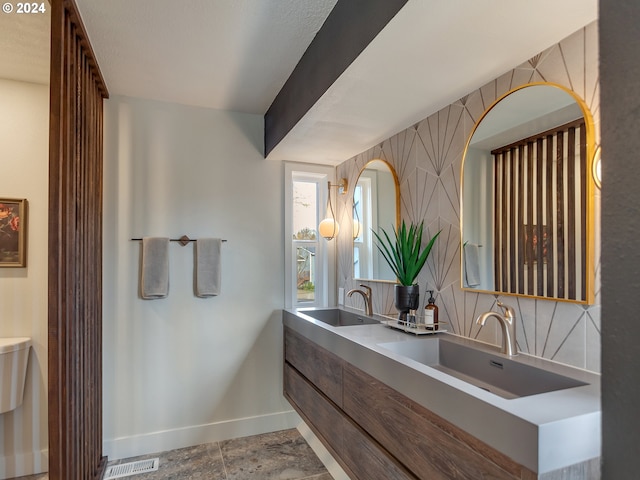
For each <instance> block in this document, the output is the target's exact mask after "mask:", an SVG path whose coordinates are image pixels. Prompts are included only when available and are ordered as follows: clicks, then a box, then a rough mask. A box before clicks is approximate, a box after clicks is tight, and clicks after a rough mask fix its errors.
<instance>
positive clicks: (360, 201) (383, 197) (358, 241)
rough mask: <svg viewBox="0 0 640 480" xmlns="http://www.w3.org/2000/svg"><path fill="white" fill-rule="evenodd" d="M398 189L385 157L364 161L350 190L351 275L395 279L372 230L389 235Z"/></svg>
mask: <svg viewBox="0 0 640 480" xmlns="http://www.w3.org/2000/svg"><path fill="white" fill-rule="evenodd" d="M399 192H400V189H399V187H398V177H397V175H396V172H395V170H394V169H393V167H392V166H391V165H390V164H389V163H387V162H386V161H384V160H372V161H370V162H369V163H367V164H366V165H365V166H364V168H363V169H362V171H361V172H360V176H359V177H358V181H357V182H356V186H355V188H354V191H353V277H354V278H356V279H361V280H382V281H389V282H395V281H396V277H395V275H394V274H393V272H392V271H391V269H390V268H389V265H387V263H386V262H385V261H384V258H382V256H381V255H380V252H379V251H378V248H377V247H376V245H375V241H374V238H373V234H372V233H371V230H372V229H373V230H374V231H376V232H379V231H380V228H384V229H385V231H387V232H388V233H389V234H391V229H392V228H397V226H398V219H399V217H400V201H399V199H400V193H399Z"/></svg>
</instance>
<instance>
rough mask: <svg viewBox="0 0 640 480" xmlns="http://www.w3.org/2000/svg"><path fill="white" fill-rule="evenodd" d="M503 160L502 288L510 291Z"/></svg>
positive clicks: (505, 183)
mask: <svg viewBox="0 0 640 480" xmlns="http://www.w3.org/2000/svg"><path fill="white" fill-rule="evenodd" d="M502 159H503V162H502V175H501V176H502V188H501V192H500V195H501V198H502V207H503V209H502V215H501V217H500V220H501V221H500V225H502V228H501V229H500V238H501V239H502V241H501V246H502V248H501V253H500V258H502V269H501V270H502V271H501V274H502V288H503V290H504V291H505V292H508V291H509V273H508V263H509V259H508V257H507V254H508V245H509V243H508V234H509V231H508V227H507V225H505V221H504V220H505V217H506V213H507V212H506V209H505V208H504V207H505V205H506V204H507V198H508V197H507V181H508V178H507V168H506V163H507V162H505V161H504V156H503V157H502Z"/></svg>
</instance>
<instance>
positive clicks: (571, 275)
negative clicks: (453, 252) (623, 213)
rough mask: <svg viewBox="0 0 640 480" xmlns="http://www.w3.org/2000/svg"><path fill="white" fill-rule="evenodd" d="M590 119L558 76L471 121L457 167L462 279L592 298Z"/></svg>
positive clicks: (501, 289) (493, 287)
mask: <svg viewBox="0 0 640 480" xmlns="http://www.w3.org/2000/svg"><path fill="white" fill-rule="evenodd" d="M593 145H594V139H593V120H592V118H591V114H590V113H589V111H588V109H587V107H586V105H585V104H584V102H583V101H582V100H581V99H580V98H578V97H577V96H576V95H575V94H574V93H573V92H571V91H569V90H567V89H565V88H564V87H560V86H557V85H554V84H531V85H526V86H524V87H520V88H517V89H515V90H514V91H511V92H509V93H508V94H506V95H504V96H503V97H502V98H500V99H499V100H498V101H497V102H496V103H494V105H492V106H491V107H490V108H489V109H488V110H487V111H486V112H485V113H484V115H483V116H482V117H481V119H480V121H479V122H478V123H477V124H476V126H475V128H474V130H473V132H472V134H471V136H470V138H469V141H468V143H467V147H466V149H465V154H464V159H463V166H462V197H461V198H462V201H461V212H462V250H461V251H462V258H461V261H462V270H461V271H462V288H463V289H469V290H474V291H483V292H490V293H499V294H508V295H520V296H528V297H537V298H550V299H557V300H566V301H572V302H577V303H591V302H592V301H593V270H592V268H593V267H592V265H593V258H592V256H593V250H592V244H593V226H592V215H593V213H592V212H593V207H592V203H593V201H592V198H593V195H592V193H593V179H592V175H591V174H590V170H591V159H592V158H593Z"/></svg>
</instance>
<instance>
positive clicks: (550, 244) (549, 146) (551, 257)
mask: <svg viewBox="0 0 640 480" xmlns="http://www.w3.org/2000/svg"><path fill="white" fill-rule="evenodd" d="M546 139H547V142H546V152H545V157H546V158H545V161H546V170H547V225H548V227H547V228H548V229H549V230H548V238H547V289H546V292H545V295H546V296H548V297H554V296H555V285H556V277H555V272H556V268H555V262H556V260H555V258H556V257H555V254H554V249H555V245H556V243H557V242H556V236H555V234H554V231H555V228H554V227H553V224H554V222H553V187H552V185H553V135H547V137H546Z"/></svg>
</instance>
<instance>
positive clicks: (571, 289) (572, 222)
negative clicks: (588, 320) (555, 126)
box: [567, 128, 579, 298]
mask: <svg viewBox="0 0 640 480" xmlns="http://www.w3.org/2000/svg"><path fill="white" fill-rule="evenodd" d="M578 153H579V152H578ZM575 158H576V129H575V128H569V131H568V134H567V160H568V161H567V193H569V195H568V196H567V243H568V246H569V249H568V251H567V255H568V258H567V268H568V270H569V272H575V271H576V249H575V245H576V195H575V193H579V192H576V191H575V182H576V161H575ZM572 193H573V195H572ZM578 201H579V199H578ZM567 295H568V296H569V297H570V298H576V277H575V275H569V278H568V280H567Z"/></svg>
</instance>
